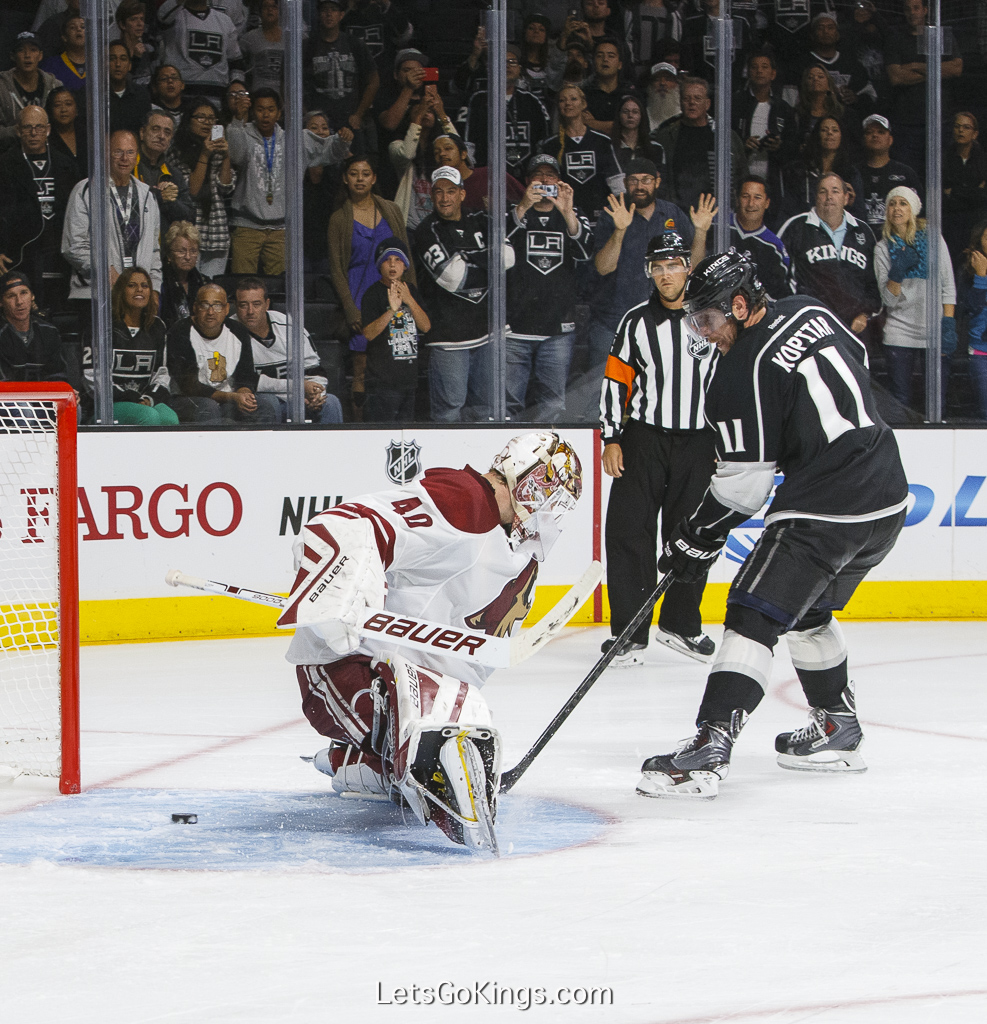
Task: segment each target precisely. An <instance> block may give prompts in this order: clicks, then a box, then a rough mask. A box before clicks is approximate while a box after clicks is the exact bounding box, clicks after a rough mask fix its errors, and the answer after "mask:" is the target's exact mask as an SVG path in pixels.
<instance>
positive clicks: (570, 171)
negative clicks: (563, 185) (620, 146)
mask: <svg viewBox="0 0 987 1024" xmlns="http://www.w3.org/2000/svg"><path fill="white" fill-rule="evenodd" d="M565 173H566V174H567V175H568V176H569V177H570V178H572V180H573V181H578V182H579V184H580V185H585V184H586V182H587V181H589V180H590V179H591V178H595V177H596V154H595V153H594V152H593V151H592V150H582V151H581V152H578V153H566V155H565Z"/></svg>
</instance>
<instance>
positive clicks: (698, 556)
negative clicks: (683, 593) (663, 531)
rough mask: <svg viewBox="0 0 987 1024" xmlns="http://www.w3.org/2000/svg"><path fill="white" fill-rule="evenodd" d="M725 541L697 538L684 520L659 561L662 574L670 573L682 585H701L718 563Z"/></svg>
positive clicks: (673, 532)
mask: <svg viewBox="0 0 987 1024" xmlns="http://www.w3.org/2000/svg"><path fill="white" fill-rule="evenodd" d="M722 547H723V541H706V540H701V539H700V538H698V537H696V535H695V534H694V533H692V531H691V530H690V529H689V526H688V522H687V521H686V520H683V521H682V522H681V523H679V524H678V526H676V527H675V529H674V530H672V535H671V537H669V538H668V540H667V541H666V543H665V547H664V548H663V549H662V553H661V558H659V559H658V569H659V571H660V572H663V573H666V572H670V573H671V574H672V575H673V576H674V577H675V579H676V580H678V581H679V582H680V583H699V582H700V581H701V580H704V579H705V578H706V574H707V573H708V572H709V567H710V566H711V565H712V564H713V562H715V561H716V558H717V556H718V555H719V553H720V549H721V548H722Z"/></svg>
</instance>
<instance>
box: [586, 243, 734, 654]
mask: <svg viewBox="0 0 987 1024" xmlns="http://www.w3.org/2000/svg"><path fill="white" fill-rule="evenodd" d="M644 271H645V275H646V276H647V278H648V279H649V280H650V281H651V282H652V284H653V286H654V287H653V290H652V292H651V295H650V296H649V297H648V299H647V301H645V302H642V303H641V305H639V306H635V307H634V308H633V309H631V310H628V312H627V315H626V316H625V317H624V319H623V320H622V321H621V324H620V328H619V329H618V331H617V337H616V338H615V339H614V343H613V348H612V350H611V352H610V356H609V358H608V359H607V369H606V376H605V377H604V379H603V393H602V395H601V398H600V425H601V433H602V436H603V444H604V448H603V469H604V472H605V473H606V474H607V476H611V477H613V478H614V481H613V486H612V487H611V489H610V500H609V502H608V504H607V527H606V538H607V577H608V579H609V582H610V632H611V634H612V637H611V639H609V640H607V641H605V642H604V645H603V650H604V651H607V650H609V649H610V647H612V646H613V644H614V643H616V639H615V638H616V637H618V636H620V634H621V633H622V632H623V631H624V629H625V627H626V626H627V624H628V622H630V620H631V619H632V618H633V617H634V615H635V614H636V613H637V611H638V609H639V608H640V607H641V605H642V604H643V602H644V601H645V599H646V598H647V596H648V594H650V593H651V591H652V590H653V589H654V585H655V579H656V577H657V571H658V570H657V562H658V515H659V513H660V514H661V535H662V544H665V543H667V541H668V538H669V537H670V536H671V534H672V529H673V528H674V527H675V525H676V524H677V523H678V522H679V520H680V519H682V517H683V516H686V515H688V514H689V513H691V512H692V511H693V510H694V509H695V507H696V506H697V505H698V504H699V502H700V501H701V500H702V497H703V494H704V493H705V491H706V488H707V486H708V485H709V478H710V475H711V473H712V471H713V467H714V462H715V457H716V453H715V445H714V438H713V432H712V430H710V429H709V427H708V426H707V424H706V421H705V419H704V418H703V395H704V392H705V389H706V382H707V379H708V378H709V376H710V368H711V366H712V364H713V360H712V359H710V358H708V356H709V355H710V354H711V351H712V346H710V345H709V344H704V345H702V346H701V347H700V348H698V349H697V348H696V347H695V346H694V345H692V344H690V338H689V335H688V333H687V332H686V330H685V328H684V326H683V324H682V299H683V296H684V294H685V284H686V281H687V279H688V275H689V249H688V247H687V246H686V244H685V242H684V241H683V240H682V237H681V236H680V235H678V234H676V233H675V232H674V231H667V232H665V233H664V234H663V235H660V236H658V237H655V238H652V239H651V241H650V243H649V244H648V251H647V255H646V256H645V259H644ZM625 416H626V417H627V418H626V421H625ZM705 587H706V580H705V577H703V578H702V579H699V580H696V581H695V582H690V583H681V582H678V581H676V582H674V583H673V584H672V585H671V586H670V587H669V588H668V590H667V591H666V593H665V597H664V600H663V601H662V604H661V613H660V615H659V618H658V631H657V632H656V633H655V639H656V640H657V641H658V642H659V643H663V644H665V645H666V646H667V647H670V648H672V650H675V651H679V652H680V653H682V654H685V655H688V656H689V657H690V658H695V659H696V660H698V661H706V660H708V659H709V658H710V657H711V656H712V654H713V652H714V650H715V649H716V648H715V645H714V644H713V641H712V640H710V638H709V637H708V636H705V635H704V634H703V631H702V617H701V616H700V614H699V604H700V602H701V601H702V597H703V590H704V589H705ZM648 623H649V620H648V619H646V620H645V621H644V622H642V623H641V625H640V626H639V627H638V629H637V631H636V632H635V634H634V635H633V636H632V637H631V638H630V640H629V641H628V642H627V643H626V644H625V645H624V646H623V647H622V648H621V650H620V651H618V652H617V657H616V658H615V659H614V661H613V664H614V665H620V666H631V665H641V664H643V663H644V658H643V655H642V653H641V652H643V651H644V649H645V648H646V647H647V646H648Z"/></svg>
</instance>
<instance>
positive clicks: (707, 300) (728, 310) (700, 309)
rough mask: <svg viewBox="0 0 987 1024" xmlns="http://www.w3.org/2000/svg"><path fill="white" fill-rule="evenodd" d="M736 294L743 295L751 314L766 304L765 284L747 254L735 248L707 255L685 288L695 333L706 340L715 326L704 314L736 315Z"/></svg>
mask: <svg viewBox="0 0 987 1024" xmlns="http://www.w3.org/2000/svg"><path fill="white" fill-rule="evenodd" d="M737 295H743V297H744V299H745V300H746V302H747V308H748V310H749V311H751V312H753V311H754V310H755V309H757V308H758V307H759V306H760V305H761V304H762V302H763V301H764V297H765V291H764V285H762V284H761V280H760V278H759V277H758V276H757V267H756V266H755V265H754V261H753V260H752V259H751V258H750V256H748V255H747V253H744V252H737V250H736V249H734V248H731V249H730V250H729V251H728V252H724V253H719V254H717V255H715V256H707V257H706V258H705V259H704V260H702V261H700V262H699V263H697V264H696V267H695V269H694V270H693V272H692V276H691V277H690V278H689V280H688V282H687V284H686V286H685V302H684V305H683V309H684V311H685V321H686V326H687V327H688V328H689V330H690V331H692V332H693V333H695V334H697V335H699V336H701V337H707V336H708V335H709V334H710V333H711V332H712V330H714V329H715V326H716V325H715V324H713V323H712V319H711V318H710V317H708V316H706V317H704V315H703V314H705V313H708V312H711V311H714V310H715V311H718V312H719V313H720V314H722V316H723V318H724V319H729V318H730V317H732V316H733V300H734V297H735V296H737ZM715 319H718V318H715Z"/></svg>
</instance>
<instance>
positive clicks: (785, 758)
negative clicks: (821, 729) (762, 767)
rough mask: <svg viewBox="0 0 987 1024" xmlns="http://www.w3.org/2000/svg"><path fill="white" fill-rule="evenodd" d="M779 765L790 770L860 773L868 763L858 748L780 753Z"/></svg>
mask: <svg viewBox="0 0 987 1024" xmlns="http://www.w3.org/2000/svg"><path fill="white" fill-rule="evenodd" d="M778 767H779V768H786V769H787V770H788V771H790V772H829V773H830V774H844V775H860V774H862V773H863V772H865V771H867V765H866V764H865V763H864V759H863V758H862V757H861V756H860V753H859V752H858V751H856V750H831V751H827V752H826V753H819V754H807V755H804V756H799V755H796V754H779V755H778Z"/></svg>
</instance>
